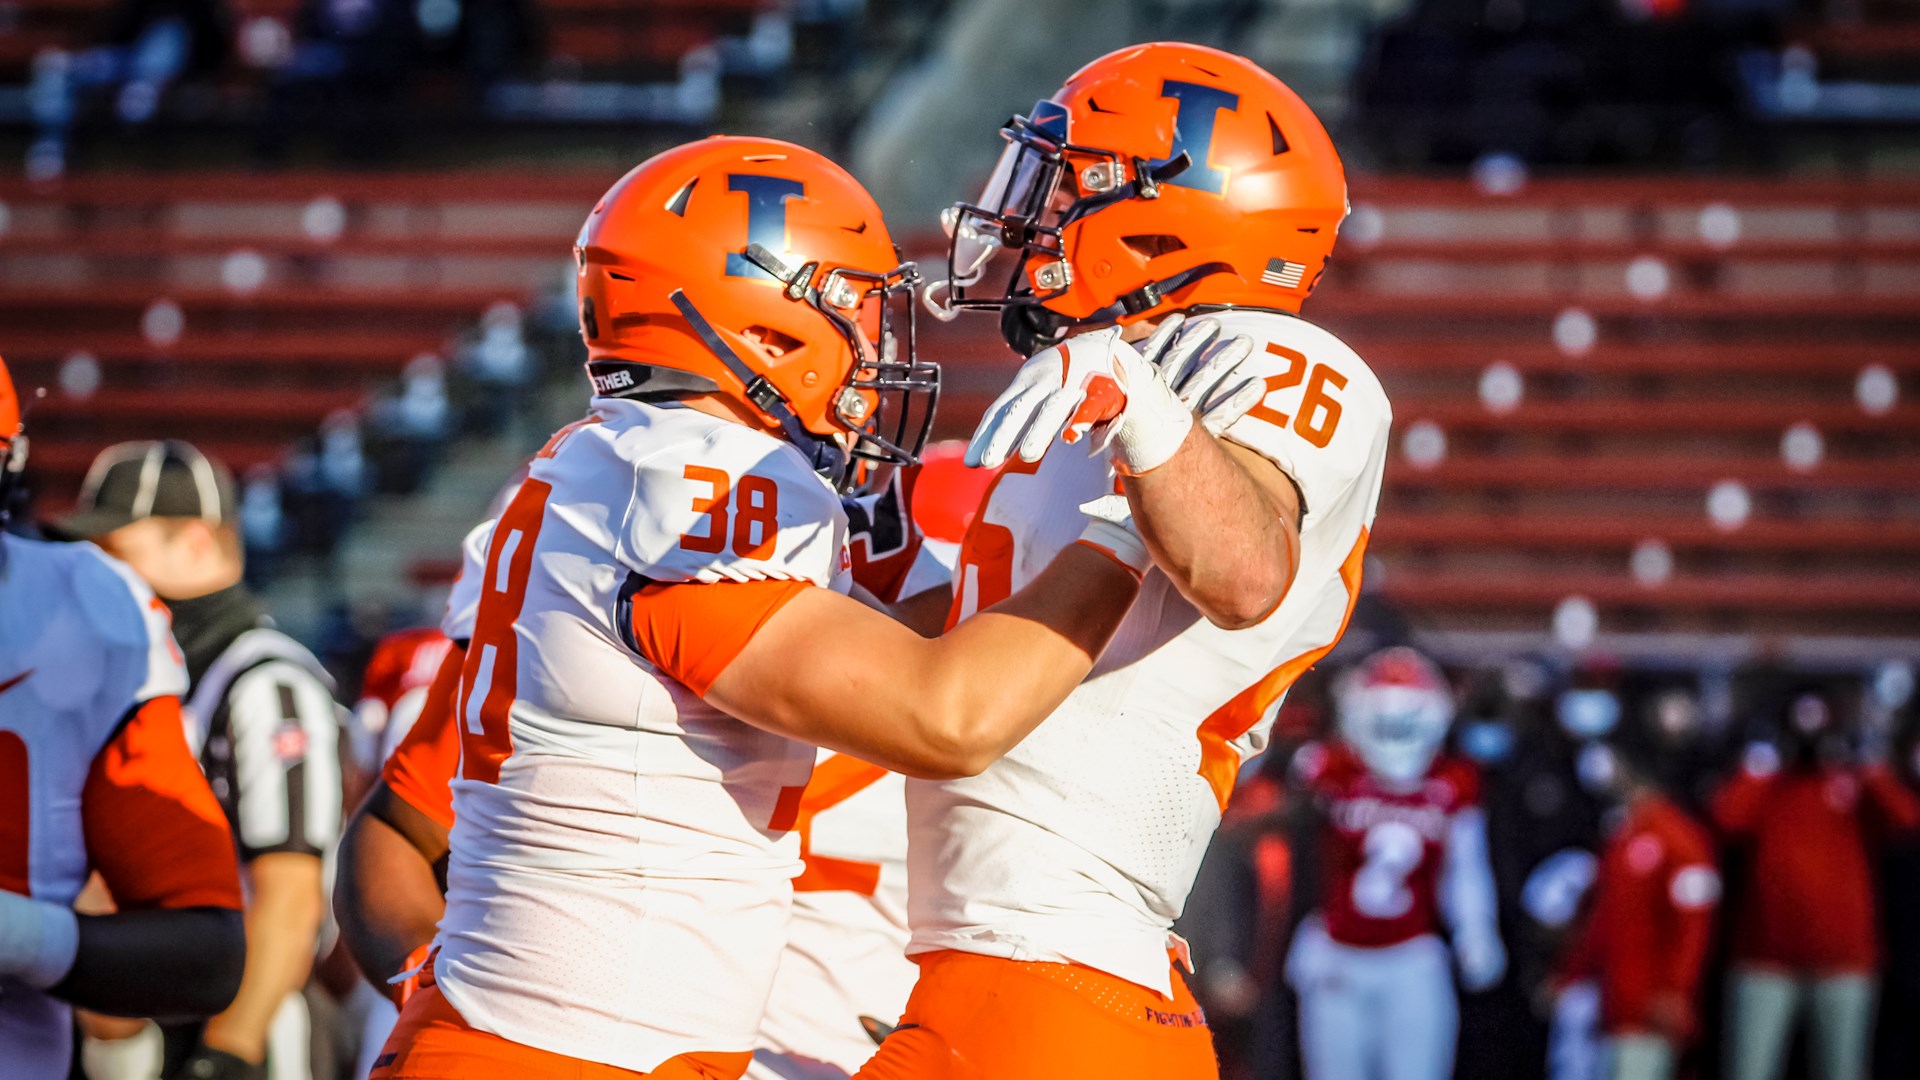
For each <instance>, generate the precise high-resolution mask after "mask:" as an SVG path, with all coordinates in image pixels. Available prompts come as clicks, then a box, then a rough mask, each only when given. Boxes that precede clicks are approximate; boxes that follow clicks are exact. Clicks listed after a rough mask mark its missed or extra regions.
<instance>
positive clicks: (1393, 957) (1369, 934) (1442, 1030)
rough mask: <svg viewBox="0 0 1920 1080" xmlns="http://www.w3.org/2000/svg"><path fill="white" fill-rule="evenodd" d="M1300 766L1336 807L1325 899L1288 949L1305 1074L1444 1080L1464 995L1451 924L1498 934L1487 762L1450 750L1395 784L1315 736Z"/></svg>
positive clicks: (1467, 931) (1493, 937)
mask: <svg viewBox="0 0 1920 1080" xmlns="http://www.w3.org/2000/svg"><path fill="white" fill-rule="evenodd" d="M1294 774H1295V776H1296V778H1297V779H1298V780H1299V781H1300V783H1301V784H1302V785H1303V786H1304V787H1305V788H1306V790H1307V792H1308V793H1310V794H1311V796H1312V797H1313V798H1314V799H1315V800H1316V801H1317V802H1318V803H1319V804H1320V806H1321V807H1322V809H1323V810H1324V812H1325V814H1326V817H1327V829H1326V832H1325V833H1324V835H1323V838H1322V844H1321V850H1320V856H1321V866H1322V876H1323V880H1324V892H1323V893H1322V896H1321V903H1320V906H1319V908H1318V910H1317V911H1316V912H1315V914H1313V915H1312V916H1310V917H1309V918H1308V919H1307V920H1306V921H1305V922H1304V923H1302V924H1301V926H1300V928H1299V930H1298V931H1297V932H1296V934H1295V935H1294V942H1293V946H1292V949H1291V951H1290V952H1289V954H1288V958H1287V977H1288V981H1289V982H1290V983H1292V984H1293V986H1294V987H1295V988H1296V989H1297V990H1298V991H1299V994H1300V1043H1301V1052H1302V1058H1303V1061H1304V1064H1305V1066H1306V1075H1307V1076H1308V1077H1309V1078H1310V1080H1337V1078H1340V1077H1349V1076H1366V1075H1371V1076H1378V1077H1380V1078H1382V1080H1445V1078H1446V1077H1448V1076H1451V1075H1452V1072H1453V1056H1454V1044H1455V1040H1456V1038H1457V1035H1458V1031H1459V1003H1458V1000H1457V998H1456V995H1455V991H1454V983H1453V968H1452V964H1451V961H1450V957H1449V954H1448V950H1447V946H1446V944H1445V942H1444V941H1443V940H1442V938H1441V931H1442V928H1443V927H1445V928H1447V929H1451V930H1453V931H1454V933H1455V934H1456V937H1457V939H1458V940H1459V941H1460V942H1461V943H1462V944H1463V946H1464V945H1465V943H1466V942H1468V941H1469V940H1477V941H1492V942H1497V940H1498V939H1497V934H1498V929H1497V926H1496V925H1495V918H1494V910H1495V901H1494V895H1493V876H1492V870H1491V869H1490V868H1489V867H1488V865H1487V857H1486V824H1485V819H1484V816H1483V814H1482V812H1481V810H1480V805H1479V804H1480V775H1479V771H1478V770H1477V769H1476V768H1475V767H1474V766H1473V764H1472V763H1471V762H1468V761H1466V760H1464V759H1462V758H1457V757H1450V756H1445V755H1443V756H1441V757H1440V758H1438V759H1437V760H1435V761H1434V762H1433V764H1432V765H1431V766H1430V767H1429V769H1428V770H1427V774H1426V776H1425V777H1424V778H1423V779H1421V780H1419V781H1418V782H1417V783H1414V784H1411V785H1404V786H1403V785H1395V784H1388V783H1383V782H1382V781H1381V779H1380V778H1379V777H1378V776H1377V775H1376V774H1375V773H1374V772H1373V771H1372V770H1371V769H1369V768H1368V766H1367V765H1366V763H1365V762H1364V761H1362V760H1361V757H1360V755H1359V754H1357V753H1356V752H1355V751H1354V750H1353V748H1351V747H1349V746H1347V745H1346V744H1345V743H1342V742H1332V743H1312V744H1309V745H1307V746H1305V747H1302V748H1301V750H1300V751H1299V753H1298V755H1296V757H1295V759H1294ZM1476 935H1479V937H1478V938H1477V939H1476ZM1489 947H1491V946H1489ZM1502 966H1504V965H1502ZM1493 977H1494V978H1496V979H1497V977H1498V975H1497V972H1496V973H1494V975H1493ZM1482 988H1484V987H1482Z"/></svg>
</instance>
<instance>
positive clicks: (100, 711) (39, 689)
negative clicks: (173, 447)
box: [0, 361, 246, 1077]
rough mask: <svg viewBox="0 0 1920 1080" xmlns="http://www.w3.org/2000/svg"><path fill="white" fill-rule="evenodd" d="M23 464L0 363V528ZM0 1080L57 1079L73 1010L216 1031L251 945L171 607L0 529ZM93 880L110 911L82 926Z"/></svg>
mask: <svg viewBox="0 0 1920 1080" xmlns="http://www.w3.org/2000/svg"><path fill="white" fill-rule="evenodd" d="M25 459H26V439H25V438H24V437H23V436H22V435H21V425H20V405H19V399H18V398H17V397H16V396H15V393H14V389H13V381H12V378H11V376H10V375H9V373H8V371H7V366H6V363H5V361H0V526H4V525H5V523H6V510H7V507H8V505H9V502H10V496H11V494H12V489H13V486H14V482H15V480H16V479H17V478H18V476H19V474H20V471H21V468H22V466H23V465H24V463H25ZM0 612H4V613H5V618H0V1073H5V1074H6V1075H7V1076H22V1077H29V1076H30V1077H62V1076H66V1075H67V1074H68V1070H69V1068H70V1067H71V1066H72V1058H73V1019H72V1007H73V1006H76V1005H77V1006H80V1007H82V1008H87V1009H92V1010H95V1011H98V1012H105V1013H112V1014H115V1015H121V1016H192V1015H199V1016H208V1015H211V1014H213V1013H216V1012H219V1011H220V1010H222V1009H224V1008H226V1007H227V1005H228V1004H229V1003H230V1002H231V1001H232V1000H233V996H234V992H235V991H236V990H238V989H239V986H240V973H241V969H242V967H243V966H244V963H245V953H246V935H245V928H244V926H243V923H242V919H241V915H240V871H239V864H238V861H237V860H236V858H235V855H234V851H233V843H232V840H231V839H230V837H229V835H228V831H227V825H226V819H225V817H224V816H223V815H222V814H221V812H220V805H219V803H218V802H217V801H215V799H214V796H213V790H212V788H211V787H209V786H208V784H207V780H206V778H205V777H204V776H203V775H201V772H200V767H199V765H198V763H197V762H196V761H195V760H194V757H193V754H192V752H191V751H189V750H188V748H187V740H186V735H185V732H184V730H183V728H182V725H181V719H180V695H181V694H182V693H183V692H184V691H185V690H186V688H187V672H186V667H185V665H184V664H183V662H182V661H181V659H180V653H179V649H178V647H177V646H176V645H175V644H174V641H173V637H172V635H171V634H170V633H169V631H168V627H167V610H166V608H165V606H163V605H162V604H161V603H160V601H159V600H157V599H155V597H154V595H153V593H152V591H150V590H149V589H148V588H147V587H146V585H145V584H144V583H142V582H141V581H140V579H139V578H137V577H135V576H134V575H133V572H132V571H130V570H128V569H127V568H126V567H125V566H122V565H121V564H119V563H118V562H115V561H113V560H112V559H109V558H107V557H106V556H105V555H104V554H102V553H101V551H100V549H99V548H96V547H94V546H93V545H92V544H50V543H41V542H38V541H33V540H26V539H22V538H21V537H18V536H15V535H13V534H11V533H7V532H5V531H4V529H0ZM90 872H98V873H99V874H100V876H101V879H102V880H103V881H104V882H105V884H106V886H107V889H108V890H109V891H110V892H111V893H112V895H113V900H114V902H115V904H116V906H117V907H118V911H117V912H116V913H115V914H112V915H92V916H89V915H76V914H74V911H73V902H74V899H75V897H77V896H78V895H79V894H80V890H81V888H82V887H83V886H85V885H86V883H87V878H88V875H89V873H90Z"/></svg>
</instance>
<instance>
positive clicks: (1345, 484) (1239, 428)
mask: <svg viewBox="0 0 1920 1080" xmlns="http://www.w3.org/2000/svg"><path fill="white" fill-rule="evenodd" d="M1248 363H1249V365H1253V370H1251V371H1249V374H1256V375H1258V376H1260V377H1263V379H1264V381H1265V383H1266V388H1267V392H1266V394H1265V396H1264V397H1262V398H1261V400H1260V402H1259V404H1257V405H1255V406H1254V407H1253V408H1252V409H1250V410H1248V411H1247V413H1246V415H1244V416H1242V417H1240V418H1239V419H1238V420H1236V421H1234V422H1233V423H1232V424H1231V425H1229V426H1228V427H1227V429H1226V430H1225V431H1224V432H1222V433H1221V439H1222V441H1223V442H1225V443H1227V444H1229V445H1235V446H1238V447H1240V448H1241V449H1242V450H1244V451H1251V452H1252V454H1253V455H1255V456H1258V457H1260V458H1264V459H1266V460H1267V461H1268V462H1271V463H1272V464H1273V465H1274V466H1276V467H1277V468H1278V469H1279V471H1280V472H1281V473H1282V474H1283V475H1284V476H1285V477H1286V478H1287V479H1288V481H1289V482H1290V484H1291V486H1292V487H1293V488H1294V492H1295V494H1294V498H1293V500H1292V502H1293V505H1295V506H1296V507H1297V511H1298V513H1299V514H1301V515H1305V514H1311V513H1315V512H1320V511H1324V510H1325V509H1326V508H1328V507H1331V506H1332V505H1334V504H1335V503H1336V502H1338V501H1339V500H1340V498H1341V497H1342V496H1343V495H1344V494H1345V493H1346V492H1347V490H1348V489H1349V488H1350V487H1352V486H1353V484H1354V483H1355V481H1357V480H1358V479H1359V478H1361V477H1362V476H1364V475H1366V474H1367V472H1368V471H1369V467H1370V464H1371V462H1372V461H1373V459H1374V458H1375V457H1378V456H1379V454H1380V453H1381V452H1382V447H1383V446H1384V440H1385V433H1386V429H1387V425H1388V424H1389V422H1390V421H1391V419H1392V409H1391V407H1390V406H1389V405H1388V403H1387V399H1386V395H1385V394H1384V393H1383V392H1382V391H1381V389H1380V385H1379V383H1378V382H1377V381H1375V380H1374V378H1373V375H1372V373H1371V372H1370V371H1369V370H1368V369H1367V368H1366V366H1365V365H1364V364H1362V363H1361V361H1360V359H1359V357H1357V356H1354V355H1353V354H1352V352H1351V351H1349V350H1347V349H1345V348H1344V347H1331V346H1326V347H1321V348H1318V349H1316V350H1314V351H1311V352H1307V351H1300V350H1295V349H1290V348H1287V347H1284V346H1281V345H1279V344H1277V343H1272V344H1269V345H1268V346H1267V347H1266V349H1265V351H1263V352H1258V353H1256V354H1255V355H1254V357H1253V358H1252V359H1250V360H1249V361H1248ZM1239 460H1244V458H1241V459H1239ZM1263 486H1264V485H1263Z"/></svg>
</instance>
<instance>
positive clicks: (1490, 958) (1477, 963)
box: [1453, 930, 1507, 994]
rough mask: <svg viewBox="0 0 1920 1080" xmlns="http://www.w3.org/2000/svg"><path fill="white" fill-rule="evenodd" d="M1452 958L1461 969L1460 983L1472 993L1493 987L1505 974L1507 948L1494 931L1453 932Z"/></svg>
mask: <svg viewBox="0 0 1920 1080" xmlns="http://www.w3.org/2000/svg"><path fill="white" fill-rule="evenodd" d="M1453 960H1454V963H1455V964H1456V965H1457V966H1458V967H1459V968H1460V985H1461V986H1463V987H1465V988H1466V990H1467V992H1468V993H1471V994H1478V993H1480V992H1482V991H1485V990H1491V989H1493V988H1494V987H1495V986H1498V985H1499V984H1500V980H1501V979H1502V978H1504V977H1505V976H1506V974H1507V947H1506V946H1505V945H1502V944H1501V943H1500V935H1499V934H1497V933H1492V932H1489V931H1484V930H1476V931H1472V932H1469V933H1464V934H1463V933H1460V932H1458V931H1455V932H1454V935H1453Z"/></svg>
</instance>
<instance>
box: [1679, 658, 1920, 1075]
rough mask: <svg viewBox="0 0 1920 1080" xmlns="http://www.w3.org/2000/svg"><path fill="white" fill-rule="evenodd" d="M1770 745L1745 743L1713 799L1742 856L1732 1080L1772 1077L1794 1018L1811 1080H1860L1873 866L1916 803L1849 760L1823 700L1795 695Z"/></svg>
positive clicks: (1873, 934)
mask: <svg viewBox="0 0 1920 1080" xmlns="http://www.w3.org/2000/svg"><path fill="white" fill-rule="evenodd" d="M1784 711H1785V712H1786V716H1785V717H1784V723H1783V724H1782V734H1781V737H1780V742H1779V745H1778V746H1775V745H1773V744H1770V743H1756V744H1754V745H1753V746H1751V747H1750V748H1748V750H1747V753H1746V756H1745V759H1744V760H1743V762H1742V764H1741V768H1740V771H1739V772H1738V773H1737V774H1736V775H1735V776H1734V777H1733V778H1732V779H1730V780H1729V781H1727V783H1726V785H1725V786H1724V787H1722V788H1721V789H1720V791H1719V793H1718V794H1717V795H1716V796H1715V798H1714V802H1713V816H1714V820H1715V823H1716V824H1717V825H1718V826H1719V828H1720V830H1721V832H1722V833H1723V834H1724V835H1725V836H1726V837H1727V838H1728V839H1729V840H1731V841H1733V842H1734V843H1736V844H1739V845H1741V846H1742V847H1743V848H1745V849H1746V852H1747V854H1748V857H1749V871H1748V876H1749V879H1750V880H1749V881H1748V882H1747V883H1746V887H1745V888H1742V889H1738V890H1737V891H1736V896H1737V897H1738V898H1739V900H1738V903H1736V905H1735V907H1734V912H1733V925H1734V938H1733V966H1732V971H1731V973H1730V975H1729V989H1728V1003H1729V1011H1728V1026H1727V1051H1726V1054H1727V1057H1726V1060H1727V1062H1728V1073H1727V1075H1728V1076H1729V1078H1730V1080H1777V1078H1778V1077H1779V1076H1781V1075H1782V1068H1783V1066H1784V1064H1785V1061H1784V1059H1785V1057H1786V1052H1787V1047H1788V1045H1789V1040H1790V1038H1791V1036H1792V1034H1793V1029H1794V1027H1795V1025H1796V1024H1797V1023H1798V1021H1799V1019H1800V1017H1801V1016H1802V1015H1803V1014H1804V1015H1805V1016H1806V1017H1807V1019H1808V1031H1809V1035H1810V1039H1809V1046H1810V1048H1811V1050H1812V1056H1813V1066H1814V1068H1813V1075H1814V1077H1816V1080H1861V1078H1862V1077H1864V1076H1865V1075H1866V1063H1867V1050H1868V1046H1869V1041H1870V1038H1871V1033H1872V1024H1873V1016H1874V997H1875V988H1876V972H1877V970H1878V965H1879V954H1880V941H1879V916H1878V913H1877V911H1876V903H1875V893H1876V886H1875V881H1874V874H1873V869H1872V865H1873V862H1874V861H1875V857H1874V856H1875V851H1876V850H1877V849H1878V848H1879V847H1880V846H1881V845H1883V844H1884V843H1885V841H1886V840H1887V839H1888V837H1889V836H1890V835H1893V834H1896V833H1903V832H1911V831H1913V830H1914V829H1916V828H1920V798H1917V797H1916V796H1915V795H1914V794H1913V793H1912V792H1911V791H1909V790H1907V789H1906V788H1905V787H1903V786H1902V785H1901V783H1900V781H1899V780H1898V778H1896V777H1895V775H1894V773H1893V771H1892V770H1891V769H1889V768H1887V766H1886V765H1885V763H1883V762H1878V761H1873V762H1861V761H1858V760H1854V758H1853V755H1852V754H1851V753H1850V752H1849V750H1848V748H1847V738H1846V735H1845V733H1844V731H1843V730H1842V727H1843V726H1842V725H1841V724H1840V723H1839V722H1838V721H1837V719H1836V717H1835V715H1834V710H1833V705H1832V702H1831V700H1830V699H1829V697H1828V696H1827V695H1826V694H1824V693H1822V692H1821V691H1820V690H1818V689H1816V688H1813V687H1802V688H1800V689H1799V691H1798V692H1796V693H1794V694H1793V695H1792V696H1791V698H1790V702H1789V704H1788V705H1787V706H1786V708H1785V710H1784Z"/></svg>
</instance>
